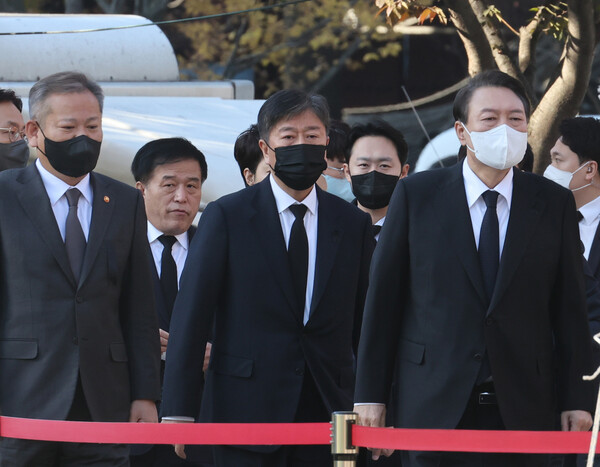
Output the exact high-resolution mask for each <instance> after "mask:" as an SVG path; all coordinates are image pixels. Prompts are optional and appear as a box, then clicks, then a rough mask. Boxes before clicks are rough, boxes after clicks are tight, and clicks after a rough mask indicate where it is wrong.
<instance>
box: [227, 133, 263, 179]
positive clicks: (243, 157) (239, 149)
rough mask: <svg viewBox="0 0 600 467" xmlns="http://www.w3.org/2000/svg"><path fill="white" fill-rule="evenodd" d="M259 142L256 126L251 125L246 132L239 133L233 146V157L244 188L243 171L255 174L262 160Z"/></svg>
mask: <svg viewBox="0 0 600 467" xmlns="http://www.w3.org/2000/svg"><path fill="white" fill-rule="evenodd" d="M259 140H260V135H259V134H258V126H257V125H256V124H252V125H250V127H249V128H248V129H247V130H244V131H242V132H241V133H240V135H239V136H238V137H237V139H236V140H235V144H234V146H233V157H235V160H236V161H237V163H238V165H239V166H240V173H241V174H242V179H243V180H244V184H245V185H246V186H248V184H247V183H246V177H244V169H248V170H250V172H252V173H253V174H256V168H257V167H258V164H259V163H260V161H261V160H262V158H263V153H262V150H261V149H260V146H259V145H258V141H259Z"/></svg>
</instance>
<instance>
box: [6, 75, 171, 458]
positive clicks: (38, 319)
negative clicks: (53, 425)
mask: <svg viewBox="0 0 600 467" xmlns="http://www.w3.org/2000/svg"><path fill="white" fill-rule="evenodd" d="M102 104H103V94H102V89H101V88H100V86H98V84H97V83H95V82H93V81H91V80H90V79H89V78H87V77H86V76H85V75H83V74H81V73H75V72H62V73H56V74H53V75H50V76H47V77H45V78H43V79H41V80H39V81H38V82H37V83H35V84H34V85H33V87H32V88H31V90H30V92H29V115H30V117H31V120H29V121H28V122H27V124H26V127H25V131H26V134H27V138H28V140H29V144H30V145H31V146H32V147H33V148H35V149H36V152H37V155H38V159H37V161H36V162H35V164H31V165H30V166H28V167H26V168H23V169H15V170H7V171H4V172H2V173H1V174H0V200H1V202H0V248H1V250H2V256H3V261H2V265H1V266H0V267H1V277H2V279H0V280H1V286H0V289H1V290H2V293H1V298H0V300H1V309H0V314H1V319H0V323H1V325H0V343H1V345H0V412H1V413H2V415H5V416H11V417H24V418H38V419H48V420H70V421H96V422H127V421H130V422H156V421H157V412H156V406H155V404H154V401H155V400H157V399H158V398H159V396H160V380H159V362H160V342H159V337H158V333H157V332H156V329H157V322H156V311H155V302H154V296H153V295H152V294H149V293H148V290H150V288H151V287H152V278H151V275H150V267H149V266H150V265H149V263H148V254H149V253H148V242H147V240H146V216H145V213H144V202H143V199H142V196H141V194H140V193H139V191H137V190H135V189H134V188H132V187H129V186H127V185H125V184H122V183H120V182H118V181H116V180H113V179H111V178H108V177H106V176H104V175H100V174H98V173H95V172H93V170H94V168H95V166H96V162H97V160H98V156H99V154H100V146H101V144H102ZM128 463H129V446H128V445H121V444H111V445H107V444H85V443H55V442H45V441H30V440H23V439H11V438H2V439H1V440H0V465H1V466H13V467H14V466H33V465H35V466H41V465H88V466H116V465H128Z"/></svg>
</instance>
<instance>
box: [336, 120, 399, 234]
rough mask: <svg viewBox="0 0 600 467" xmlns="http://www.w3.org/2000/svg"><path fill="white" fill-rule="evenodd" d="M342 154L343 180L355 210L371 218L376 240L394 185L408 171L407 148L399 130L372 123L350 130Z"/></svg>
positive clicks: (383, 123)
mask: <svg viewBox="0 0 600 467" xmlns="http://www.w3.org/2000/svg"><path fill="white" fill-rule="evenodd" d="M346 154H347V155H346V159H347V161H348V162H347V164H345V166H344V170H345V175H346V178H347V179H348V181H349V182H350V183H351V185H352V192H353V194H354V196H355V197H356V201H357V206H358V208H359V209H360V210H361V211H364V212H366V213H367V214H369V215H370V216H371V222H372V223H373V234H374V236H375V240H378V239H379V232H380V231H381V227H382V226H383V224H384V222H385V215H386V213H387V210H388V205H389V204H390V198H391V197H392V193H393V191H394V188H395V187H396V183H397V182H398V180H399V179H401V178H404V177H406V175H407V174H408V171H409V168H410V167H409V165H408V164H407V163H406V159H407V157H408V146H407V145H406V141H405V140H404V136H403V135H402V133H401V132H400V131H399V130H396V129H395V128H394V127H392V126H391V125H390V124H389V123H387V122H385V121H384V120H380V119H374V120H371V121H369V122H367V123H365V124H357V125H354V126H353V127H352V130H351V131H350V134H349V135H348V143H347V151H346Z"/></svg>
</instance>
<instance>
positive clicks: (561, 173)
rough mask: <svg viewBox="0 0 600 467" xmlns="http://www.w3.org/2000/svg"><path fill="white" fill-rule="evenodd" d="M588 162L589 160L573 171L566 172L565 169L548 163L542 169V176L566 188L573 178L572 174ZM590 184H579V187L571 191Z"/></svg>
mask: <svg viewBox="0 0 600 467" xmlns="http://www.w3.org/2000/svg"><path fill="white" fill-rule="evenodd" d="M590 162H591V161H587V162H586V163H585V164H583V165H581V166H580V167H579V168H578V169H577V170H576V171H575V172H567V171H566V170H560V169H557V168H556V167H554V166H553V165H552V164H550V165H549V166H548V167H546V170H544V177H545V178H547V179H548V180H552V181H553V182H555V183H558V184H559V185H560V186H562V187H564V188H566V189H567V190H568V189H569V185H570V184H571V180H572V179H573V175H575V174H576V173H577V172H579V171H580V170H581V169H583V168H584V167H585V166H586V165H588V164H589V163H590ZM590 185H591V183H588V184H587V185H583V186H580V187H579V188H575V189H573V190H571V191H579V190H582V189H583V188H587V187H588V186H590Z"/></svg>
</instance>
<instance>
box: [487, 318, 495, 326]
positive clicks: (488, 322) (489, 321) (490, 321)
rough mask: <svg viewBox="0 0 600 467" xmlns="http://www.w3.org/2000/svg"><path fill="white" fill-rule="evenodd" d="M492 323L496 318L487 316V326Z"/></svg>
mask: <svg viewBox="0 0 600 467" xmlns="http://www.w3.org/2000/svg"><path fill="white" fill-rule="evenodd" d="M492 324H494V318H486V319H485V325H486V326H491V325H492Z"/></svg>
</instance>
